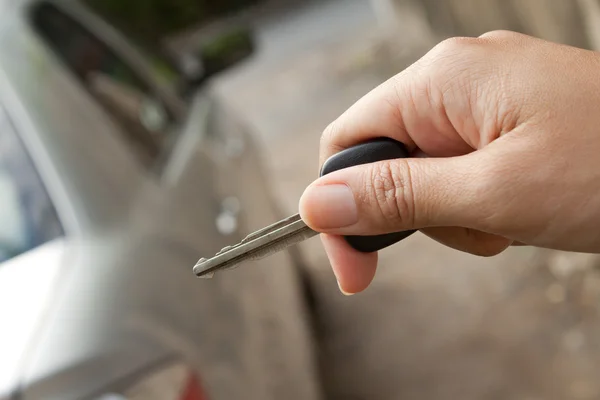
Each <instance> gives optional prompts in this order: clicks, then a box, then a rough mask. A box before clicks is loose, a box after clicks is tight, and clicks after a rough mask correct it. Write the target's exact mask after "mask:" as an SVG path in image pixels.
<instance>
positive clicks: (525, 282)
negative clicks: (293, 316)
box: [216, 0, 600, 400]
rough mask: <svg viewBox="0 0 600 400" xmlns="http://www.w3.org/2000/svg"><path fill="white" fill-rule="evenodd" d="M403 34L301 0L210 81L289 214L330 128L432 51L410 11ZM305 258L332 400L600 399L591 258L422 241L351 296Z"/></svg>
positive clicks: (359, 14) (341, 3) (335, 6)
mask: <svg viewBox="0 0 600 400" xmlns="http://www.w3.org/2000/svg"><path fill="white" fill-rule="evenodd" d="M349 21H350V22H349ZM398 25H399V26H398V29H397V31H395V32H394V33H393V34H392V33H390V31H387V30H386V29H384V28H382V26H380V25H378V24H377V19H376V18H375V14H374V13H373V10H371V9H370V6H369V3H368V2H366V1H363V0H337V1H336V0H331V1H321V2H309V3H308V5H307V6H305V8H300V9H298V8H295V9H294V11H293V12H290V13H288V14H286V15H282V16H281V17H280V18H277V19H275V20H273V21H272V22H271V23H266V24H264V25H261V30H260V32H259V38H260V44H261V47H262V53H259V54H258V55H257V56H256V57H255V58H254V59H253V60H252V61H250V62H249V63H247V64H246V65H243V66H240V67H239V68H237V69H235V70H232V71H231V72H229V73H228V74H226V75H224V76H223V77H222V78H221V79H220V80H219V82H217V88H216V91H217V93H218V94H219V95H221V96H224V97H225V98H226V99H227V101H228V102H229V104H230V105H231V107H233V108H235V109H236V110H237V111H238V112H239V113H240V115H242V117H243V118H244V120H245V121H246V122H247V123H248V124H249V125H250V126H251V127H252V128H253V129H254V130H255V132H256V134H257V139H258V140H259V141H260V142H261V143H262V145H263V150H264V158H265V164H266V166H267V168H268V170H269V173H270V177H271V178H272V187H273V189H274V191H275V193H276V195H277V197H278V198H279V200H280V201H281V203H282V205H283V207H284V210H285V211H286V212H287V213H289V214H292V213H295V212H297V201H298V199H299V197H300V195H301V193H302V191H303V190H304V188H305V187H306V185H308V184H309V183H310V182H311V181H312V180H313V179H314V178H315V177H316V175H317V172H318V146H319V137H320V133H321V132H322V130H323V129H324V128H325V127H326V126H327V125H328V123H329V122H331V121H332V120H333V119H334V118H336V117H337V116H338V115H339V114H340V113H341V112H343V111H344V110H345V109H346V108H347V107H348V106H350V105H351V104H352V103H353V102H355V101H356V100H357V99H359V98H360V97H361V96H362V95H364V94H365V93H366V92H368V91H369V90H371V89H372V88H374V87H375V86H377V85H378V84H379V83H381V82H383V81H384V80H385V79H387V78H388V77H390V76H392V75H393V74H394V73H395V72H399V71H400V70H401V69H402V68H404V67H406V66H407V65H409V64H410V63H412V62H413V61H415V60H416V59H417V58H418V57H420V56H421V55H422V54H424V53H425V52H426V51H427V49H428V48H429V47H431V46H433V45H434V44H435V37H434V35H432V33H431V32H430V31H429V30H428V28H427V26H426V24H425V23H424V22H423V21H422V19H421V18H420V17H419V16H418V15H416V14H415V15H411V14H409V13H407V14H406V15H403V16H402V17H401V20H400V22H399V24H398ZM302 250H303V252H304V254H305V256H306V258H307V261H308V263H307V269H308V272H309V276H310V279H311V283H312V286H313V288H314V291H315V296H316V298H317V306H318V309H317V311H318V313H317V321H318V324H317V329H318V332H317V333H318V337H319V341H320V342H319V345H320V347H319V349H320V350H319V358H320V363H321V372H322V374H323V377H324V385H325V389H326V393H327V395H326V398H327V399H353V400H358V399H369V400H371V399H377V400H384V399H409V400H410V399H419V400H428V399H440V398H442V399H465V400H467V399H482V398H485V399H522V400H535V399H550V400H552V399H561V400H564V399H573V400H588V399H589V400H592V399H600V380H598V378H597V377H598V371H599V370H600V307H599V305H600V261H599V259H598V256H594V255H586V254H567V253H562V252H555V251H549V250H541V249H533V248H528V247H521V248H514V249H511V250H509V251H507V252H505V253H504V254H502V255H500V256H498V257H494V258H488V259H483V258H478V257H475V256H470V255H467V254H462V253H459V252H456V251H452V250H449V249H447V248H445V247H443V246H441V245H439V244H437V243H435V242H432V241H431V240H429V239H427V238H426V237H424V236H423V235H421V234H417V235H414V236H413V237H411V238H409V239H408V240H406V241H404V242H402V243H400V244H398V245H396V246H394V247H393V248H390V249H386V250H385V251H383V252H382V254H381V262H380V268H379V271H378V274H377V277H376V278H375V281H374V283H373V285H372V286H371V287H370V288H369V289H368V290H367V291H366V292H365V293H362V294H360V295H356V296H353V297H345V296H343V295H342V294H340V293H339V291H338V289H337V285H336V283H335V279H334V277H333V274H332V272H331V270H330V268H329V265H328V262H327V258H326V255H325V254H324V251H323V249H322V248H321V245H320V241H319V240H318V239H312V240H311V241H308V242H306V243H304V244H302Z"/></svg>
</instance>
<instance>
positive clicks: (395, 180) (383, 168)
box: [367, 160, 414, 226]
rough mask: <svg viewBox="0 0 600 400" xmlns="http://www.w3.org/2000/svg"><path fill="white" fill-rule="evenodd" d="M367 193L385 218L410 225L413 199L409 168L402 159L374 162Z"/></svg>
mask: <svg viewBox="0 0 600 400" xmlns="http://www.w3.org/2000/svg"><path fill="white" fill-rule="evenodd" d="M367 182H369V183H368V185H369V187H368V190H367V194H368V195H369V200H370V201H374V202H375V204H374V206H375V207H376V208H377V209H378V210H379V212H380V213H381V217H382V218H383V219H385V220H388V221H392V222H393V223H394V224H401V225H403V226H412V225H413V223H414V199H413V190H412V182H411V179H410V170H409V167H408V164H407V163H406V162H403V161H402V160H394V161H391V162H381V163H377V164H374V166H373V168H372V169H371V176H370V179H367Z"/></svg>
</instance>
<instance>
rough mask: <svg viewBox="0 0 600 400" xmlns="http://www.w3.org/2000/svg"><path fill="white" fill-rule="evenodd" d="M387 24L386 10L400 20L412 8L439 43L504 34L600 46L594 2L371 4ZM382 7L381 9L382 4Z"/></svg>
mask: <svg viewBox="0 0 600 400" xmlns="http://www.w3.org/2000/svg"><path fill="white" fill-rule="evenodd" d="M372 2H373V4H374V7H376V8H378V9H380V10H384V9H385V8H387V10H388V12H386V11H383V12H381V13H380V15H381V16H382V18H384V20H385V21H384V22H385V23H387V24H389V20H390V17H389V10H392V9H395V15H396V17H397V18H401V17H402V11H401V10H402V9H403V8H404V7H407V6H408V7H417V8H419V9H421V10H422V12H423V13H424V15H425V16H426V18H427V20H428V21H429V22H430V24H431V27H432V29H433V31H434V32H435V33H436V34H437V35H438V36H440V37H450V36H478V35H481V34H482V33H485V32H487V31H490V30H495V29H508V30H512V31H517V32H522V33H526V34H529V35H533V36H537V37H541V38H544V39H547V40H551V41H555V42H559V43H565V44H570V45H573V46H577V47H584V48H597V44H598V43H600V17H599V15H600V11H598V10H599V9H600V8H599V7H598V0H372ZM384 3H386V4H384Z"/></svg>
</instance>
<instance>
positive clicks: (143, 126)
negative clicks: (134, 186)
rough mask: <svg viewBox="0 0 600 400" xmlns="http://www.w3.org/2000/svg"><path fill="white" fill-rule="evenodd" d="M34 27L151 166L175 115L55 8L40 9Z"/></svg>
mask: <svg viewBox="0 0 600 400" xmlns="http://www.w3.org/2000/svg"><path fill="white" fill-rule="evenodd" d="M33 23H34V26H35V28H36V30H37V31H38V32H39V33H40V35H41V36H42V37H43V39H45V41H46V42H47V43H48V45H49V47H50V48H51V49H52V51H53V52H54V53H55V54H56V55H57V56H58V57H59V58H60V59H61V60H62V61H63V63H64V64H65V65H66V66H67V67H68V68H69V69H70V70H71V72H73V73H74V74H75V76H76V77H77V78H78V79H79V80H80V81H81V82H82V83H83V85H84V86H85V87H86V89H87V90H88V91H89V93H90V94H91V95H92V96H93V97H94V98H95V100H96V101H97V102H98V103H99V104H100V105H101V106H102V107H103V108H104V109H105V111H107V112H108V114H109V115H110V116H111V117H112V118H113V119H114V120H115V122H117V123H118V124H119V125H120V127H121V131H122V132H123V134H124V136H125V137H124V139H125V140H126V142H127V143H128V145H129V146H130V147H131V149H132V151H134V152H135V153H136V155H137V157H138V158H139V159H140V160H141V162H142V163H143V164H144V165H146V166H148V167H150V166H152V165H153V164H154V163H155V161H156V160H157V159H158V157H159V156H160V153H161V151H162V150H163V148H164V147H165V146H166V145H167V141H168V131H169V129H170V124H171V122H172V116H171V115H170V113H169V111H168V109H167V107H165V106H164V104H163V103H162V102H161V101H160V100H158V99H159V97H158V96H155V93H154V92H153V90H152V89H151V88H150V86H149V85H148V84H147V82H146V81H145V80H144V79H142V78H141V77H140V76H139V75H138V74H137V73H136V72H135V71H134V70H133V69H132V68H131V67H130V66H129V65H128V63H127V62H125V61H124V60H123V59H121V57H119V56H118V55H117V54H116V53H115V52H114V51H113V50H112V49H111V48H110V47H109V46H108V45H107V44H106V43H104V42H102V41H101V40H99V39H98V38H97V37H96V36H94V35H93V34H92V33H91V32H90V31H88V30H87V29H86V28H85V27H84V26H83V25H81V24H80V23H79V22H77V21H76V20H75V19H73V18H71V17H70V16H68V15H67V14H65V13H64V12H62V11H61V10H59V9H58V8H57V7H55V6H54V5H52V4H49V3H45V2H42V3H40V4H38V5H37V6H36V7H35V8H34V10H33Z"/></svg>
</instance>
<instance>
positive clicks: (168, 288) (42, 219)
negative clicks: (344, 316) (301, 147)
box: [0, 0, 319, 400]
mask: <svg viewBox="0 0 600 400" xmlns="http://www.w3.org/2000/svg"><path fill="white" fill-rule="evenodd" d="M168 65H169V64H168V63H167V62H164V60H161V59H160V58H159V57H156V56H150V55H149V54H148V53H146V52H145V51H144V50H141V49H140V48H138V47H135V46H134V45H133V44H132V43H131V42H130V41H128V40H127V39H126V38H125V37H124V36H123V35H121V34H120V33H119V32H118V31H117V30H115V29H114V28H113V27H111V26H110V25H108V24H107V23H106V22H105V21H103V20H102V19H101V18H99V17H98V16H97V15H95V14H94V13H93V12H91V11H90V10H88V9H86V8H85V7H84V6H82V5H80V4H78V3H76V2H71V1H62V0H60V1H59V0H54V1H40V0H0V194H1V195H0V202H1V204H0V259H1V264H0V399H2V400H4V399H19V400H29V399H44V400H50V399H61V400H64V399H106V400H108V399H115V400H116V399H136V400H137V399H161V400H162V399H165V400H170V399H181V400H200V399H284V398H285V399H303V400H309V399H315V398H318V391H319V388H318V384H317V379H316V374H315V369H314V364H315V363H314V359H315V357H314V356H313V354H314V353H313V349H312V342H311V330H310V326H309V323H308V321H309V319H308V318H307V307H306V304H305V299H304V294H303V291H302V280H301V278H300V276H299V274H298V271H297V269H296V268H295V267H294V263H293V260H292V258H291V257H290V255H289V254H286V253H282V254H278V255H275V256H273V257H271V258H270V259H268V260H265V261H262V262H261V263H260V264H256V265H248V266H247V267H245V268H240V269H238V270H236V271H233V272H229V273H227V274H223V275H220V276H216V277H215V278H214V279H213V280H209V281H204V280H199V279H197V278H195V277H194V275H193V274H192V267H193V265H194V263H195V262H196V261H197V259H198V258H199V257H200V256H206V255H212V254H214V253H215V252H216V251H218V250H219V249H221V248H222V247H225V246H226V245H228V244H231V243H233V242H237V241H238V240H240V239H241V238H242V237H243V236H244V235H245V234H247V233H249V232H250V231H252V230H254V229H257V228H259V227H261V226H263V225H265V224H267V223H270V222H273V221H275V220H276V219H277V217H280V216H279V215H277V213H276V212H275V211H274V209H275V208H274V204H273V201H272V199H271V198H270V196H269V194H268V193H269V188H268V187H267V185H266V184H265V179H264V176H263V175H262V173H261V168H260V163H259V154H258V152H257V149H256V147H255V144H254V143H253V142H252V140H251V137H250V136H249V134H248V132H247V131H246V130H245V128H244V126H243V125H242V124H240V122H239V121H237V120H236V119H235V118H233V117H232V116H231V115H230V114H229V113H228V112H227V110H226V108H225V107H224V106H223V105H222V104H219V103H218V102H217V101H215V100H214V99H212V98H211V97H210V96H209V93H210V91H209V88H208V85H207V86H205V87H204V89H200V90H199V91H197V93H196V94H195V95H194V96H193V98H191V99H190V100H186V99H185V98H183V97H182V96H179V95H178V91H177V90H176V89H175V87H176V86H177V82H178V79H179V76H178V75H177V72H176V71H174V70H172V69H169V68H168V67H167V66H168Z"/></svg>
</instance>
